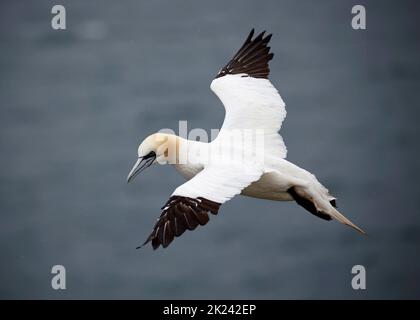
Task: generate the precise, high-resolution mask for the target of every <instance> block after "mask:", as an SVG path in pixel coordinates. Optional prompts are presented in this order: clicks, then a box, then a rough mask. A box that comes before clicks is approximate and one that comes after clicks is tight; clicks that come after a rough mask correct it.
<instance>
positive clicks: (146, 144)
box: [127, 133, 178, 182]
mask: <svg viewBox="0 0 420 320" xmlns="http://www.w3.org/2000/svg"><path fill="white" fill-rule="evenodd" d="M177 145H178V137H177V136H174V135H171V134H166V133H154V134H152V135H150V136H148V137H147V138H146V139H144V141H143V142H142V143H141V144H140V145H139V148H138V151H137V154H138V158H137V161H136V163H135V164H134V166H133V169H131V171H130V173H129V174H128V177H127V182H130V181H131V180H132V179H133V178H134V177H135V176H137V175H138V174H139V173H140V172H142V171H143V170H144V169H146V168H148V167H150V166H151V165H152V164H154V163H157V162H158V163H160V164H164V163H167V162H168V161H169V160H170V156H171V155H176V150H177Z"/></svg>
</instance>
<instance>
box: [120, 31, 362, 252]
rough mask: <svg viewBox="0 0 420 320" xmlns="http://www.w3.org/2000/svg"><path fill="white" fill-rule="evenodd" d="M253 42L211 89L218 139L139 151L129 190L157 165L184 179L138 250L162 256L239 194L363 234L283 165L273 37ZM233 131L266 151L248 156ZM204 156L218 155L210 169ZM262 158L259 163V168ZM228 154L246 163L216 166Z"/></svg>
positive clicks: (157, 143)
mask: <svg viewBox="0 0 420 320" xmlns="http://www.w3.org/2000/svg"><path fill="white" fill-rule="evenodd" d="M253 36H254V29H252V30H251V32H250V33H249V35H248V37H247V38H246V40H245V42H244V43H243V45H242V46H241V48H240V49H239V51H238V52H237V53H236V54H235V55H234V56H233V58H232V59H231V60H230V61H229V62H228V63H227V64H226V65H225V66H224V67H223V68H222V69H220V71H219V72H218V73H217V75H216V77H215V79H214V80H213V81H212V83H211V86H210V88H211V90H212V91H213V92H214V93H215V94H216V95H217V96H218V97H219V99H220V100H221V102H222V103H223V105H224V108H225V112H226V114H225V119H224V122H223V125H222V127H221V129H220V132H219V134H218V136H217V137H216V139H214V140H213V141H211V142H210V143H205V142H200V141H192V140H187V139H184V138H181V137H178V136H176V135H171V134H165V133H155V134H152V135H150V136H148V137H147V138H146V139H145V140H144V141H143V142H142V143H141V144H140V145H139V147H138V159H137V161H136V163H135V164H134V167H133V168H132V170H131V171H130V173H129V174H128V177H127V182H130V181H131V180H132V179H133V178H134V177H135V176H137V175H138V174H139V173H140V172H141V171H143V170H144V169H145V168H147V167H150V166H151V165H152V164H155V163H160V164H162V163H170V164H172V165H174V167H175V168H176V170H177V171H179V172H180V173H181V175H182V176H184V177H185V178H186V179H187V182H185V183H184V184H182V185H181V186H179V187H178V188H176V189H175V191H174V192H173V193H172V195H171V197H170V198H169V200H168V201H167V202H166V203H165V204H164V206H163V207H162V213H161V215H160V217H159V218H158V219H157V222H156V224H155V226H154V228H153V231H152V233H151V234H150V235H149V237H148V238H147V239H146V241H145V242H144V244H143V245H145V244H147V243H149V242H151V244H152V247H153V249H157V248H158V247H159V246H162V247H163V248H166V247H167V246H168V245H169V244H170V243H171V242H172V241H173V240H174V238H175V237H179V236H181V235H182V234H183V233H184V232H185V230H187V229H188V230H194V229H195V228H196V227H197V226H198V225H205V224H207V222H208V221H209V213H211V214H213V215H216V214H217V213H218V211H219V208H220V206H221V205H222V204H223V203H225V202H226V201H228V200H230V199H231V198H233V197H234V196H236V195H239V194H241V195H244V196H248V197H254V198H260V199H268V200H277V201H295V202H296V203H297V204H298V205H300V206H302V207H303V208H305V209H306V210H308V211H309V212H310V213H312V214H314V215H315V216H317V217H319V218H321V219H324V220H331V219H336V220H338V221H340V222H341V223H343V224H345V225H348V226H350V227H352V228H354V229H356V230H357V231H359V232H361V233H364V231H363V230H362V229H360V228H359V227H358V226H356V225H355V224H353V223H352V222H351V221H350V220H348V219H347V218H346V217H345V216H344V215H342V214H341V213H340V212H339V211H338V210H337V206H336V198H335V197H334V196H332V195H331V194H330V193H329V191H328V189H327V188H325V187H324V186H323V185H322V184H321V183H320V182H319V181H318V180H317V178H316V177H315V176H314V175H313V174H311V173H310V172H308V171H306V170H305V169H302V168H300V167H298V166H297V165H295V164H293V163H291V162H289V161H287V160H286V159H285V158H286V154H287V149H286V146H285V144H284V142H283V139H282V137H281V136H280V134H279V133H278V132H279V130H280V127H281V124H282V122H283V119H284V118H285V116H286V109H285V103H284V102H283V100H282V98H281V97H280V94H279V93H278V91H277V89H276V88H275V87H274V86H273V85H272V84H271V82H270V81H269V80H268V75H269V72H270V69H269V66H268V62H269V61H270V60H271V59H272V58H273V53H271V52H270V47H269V46H268V43H269V41H270V39H271V36H272V35H271V34H268V35H265V31H264V32H261V33H260V34H259V35H257V36H256V37H255V38H253ZM235 130H236V131H239V132H241V131H243V132H245V131H248V133H249V132H251V133H252V134H255V136H257V135H258V134H259V135H260V138H261V137H262V139H260V141H262V146H263V147H262V148H259V149H258V148H256V149H255V150H257V151H258V150H259V151H260V153H258V152H257V151H255V150H251V151H250V150H246V148H245V147H244V146H245V144H242V143H233V144H232V143H228V142H229V141H231V140H230V138H229V135H230V134H231V133H232V132H234V131H235ZM209 150H217V152H216V151H211V152H213V154H215V153H217V155H216V156H215V157H211V158H212V161H209V157H208V153H209ZM261 150H262V154H263V157H262V158H263V159H262V161H259V160H261ZM228 154H229V155H232V154H236V155H238V154H246V156H245V158H246V160H247V161H237V160H234V161H233V160H232V161H220V160H221V157H222V156H226V155H228ZM258 154H259V155H260V157H259V158H258ZM171 155H172V156H171ZM204 155H206V156H204ZM170 157H172V161H171V159H169V158H170ZM181 158H183V161H181ZM225 158H229V156H228V157H225ZM239 158H240V157H239ZM192 159H194V161H192ZM250 160H255V161H250ZM143 245H142V246H143ZM140 247H141V246H140Z"/></svg>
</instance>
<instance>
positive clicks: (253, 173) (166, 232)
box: [143, 165, 262, 249]
mask: <svg viewBox="0 0 420 320" xmlns="http://www.w3.org/2000/svg"><path fill="white" fill-rule="evenodd" d="M261 174H262V170H258V169H249V168H246V167H245V166H239V165H237V166H229V167H222V166H210V167H208V168H205V169H204V170H203V171H201V172H200V173H199V174H197V175H196V176H195V177H194V178H192V179H191V180H189V181H187V182H186V183H184V184H183V185H181V186H179V187H178V188H177V189H176V190H175V191H174V193H173V194H172V196H171V197H170V198H169V200H168V201H167V202H166V204H165V205H164V206H163V207H162V214H161V215H160V217H159V218H158V220H157V222H156V224H155V226H154V228H153V231H152V233H151V234H150V235H149V237H148V238H147V240H146V241H145V243H144V244H143V245H145V244H147V243H149V242H151V243H152V246H153V249H157V248H158V247H159V246H160V245H162V247H163V248H166V247H167V246H168V245H169V244H170V243H171V242H172V241H173V240H174V238H175V237H179V236H180V235H182V234H183V233H184V232H185V230H187V229H188V230H194V229H195V228H196V227H197V226H198V225H205V224H207V222H208V221H209V215H208V214H209V213H211V214H214V215H216V214H217V213H218V210H219V207H220V206H221V204H222V203H224V202H226V201H228V200H229V199H231V198H233V197H234V196H235V195H237V194H239V193H241V191H242V190H243V189H244V188H246V187H247V186H248V185H250V184H251V183H252V182H254V181H256V180H258V179H259V178H260V176H261Z"/></svg>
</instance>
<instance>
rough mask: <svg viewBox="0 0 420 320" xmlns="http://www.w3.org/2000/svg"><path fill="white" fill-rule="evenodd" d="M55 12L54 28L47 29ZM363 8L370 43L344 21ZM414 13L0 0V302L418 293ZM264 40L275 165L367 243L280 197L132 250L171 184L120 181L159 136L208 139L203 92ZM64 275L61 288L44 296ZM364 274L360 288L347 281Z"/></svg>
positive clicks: (341, 7) (217, 106)
mask: <svg viewBox="0 0 420 320" xmlns="http://www.w3.org/2000/svg"><path fill="white" fill-rule="evenodd" d="M57 3H61V4H64V5H65V6H66V9H67V30H66V31H54V30H52V28H51V26H50V22H51V17H52V15H51V13H50V11H51V7H52V5H53V4H57ZM354 4H365V5H366V9H367V28H368V29H367V30H366V31H354V30H353V29H352V28H351V27H350V21H351V14H350V10H351V7H352V6H353V5H354ZM419 9H420V5H419V2H418V1H333V0H331V1H303V0H301V1H294V0H293V1H292V0H290V1H277V0H276V1H274V0H273V1H252V0H247V1H243V0H241V1H239V0H238V1H225V0H223V1H215V0H212V1H193V0H176V1H147V2H146V1H134V0H133V1H124V2H123V1H108V2H105V1H81V0H80V1H75V0H72V1H2V2H1V4H0V214H1V217H0V218H1V222H0V259H1V263H0V297H1V298H54V299H61V298H181V299H182V298H221V299H222V298H258V299H262V298H272V299H273V298H274V299H275V298H292V299H294V298H315V299H317V298H356V299H365V298H420V289H419V283H420V275H419V269H420V258H419V254H418V250H419V244H420V216H419V209H418V203H419V198H420V197H419V196H420V194H419V190H420V189H419V186H418V181H419V178H420V175H419V169H420V168H419V161H418V159H417V158H418V156H419V149H418V140H417V139H418V134H419V129H418V127H419V126H418V119H419V111H418V108H419V92H418V91H419V80H420V64H419V56H420V55H419V53H420V50H419V49H420V42H419V41H418V40H419V27H418V21H419ZM252 27H255V28H256V29H257V30H258V31H259V30H262V29H267V30H268V31H270V32H272V33H273V34H274V36H273V39H272V43H271V46H272V50H273V51H274V52H275V58H274V60H273V61H272V63H271V70H272V72H271V79H272V82H273V83H274V84H275V86H276V87H277V88H278V89H279V90H280V93H281V94H282V96H283V98H284V100H285V102H286V104H287V111H288V115H287V118H286V121H285V122H284V125H283V128H282V135H283V137H284V139H285V141H286V144H287V146H288V149H289V156H288V158H289V159H290V160H291V161H293V162H295V163H296V164H298V165H300V166H303V167H304V168H306V169H308V170H310V171H312V172H314V173H315V174H316V175H317V177H318V178H319V179H320V180H321V181H322V182H324V183H325V184H326V185H327V186H328V187H329V188H330V190H332V191H333V193H334V194H335V195H336V196H337V197H338V200H339V207H340V208H341V210H342V211H343V212H344V213H345V214H346V215H347V216H348V217H349V218H351V219H352V220H353V221H354V222H356V223H357V224H358V225H360V226H361V227H363V228H364V229H365V230H367V231H368V233H369V236H368V237H363V236H360V235H359V234H357V233H356V232H354V231H353V230H351V229H350V228H347V227H344V226H342V225H340V224H339V223H337V222H325V221H323V220H320V219H317V218H316V217H314V216H312V215H310V214H309V213H307V212H306V211H305V210H304V209H302V208H300V207H298V206H297V205H295V204H294V203H281V202H270V201H262V200H257V199H251V198H245V197H236V198H235V199H233V200H232V201H230V202H229V203H227V204H225V205H223V207H222V210H221V213H220V214H219V216H217V217H212V219H211V223H209V224H208V225H207V226H206V227H203V228H200V229H199V230H196V231H194V232H187V233H185V234H184V235H183V236H182V237H181V238H179V239H176V241H175V242H174V243H173V244H172V245H171V246H170V247H169V248H168V249H166V250H158V251H155V252H154V251H152V250H151V248H150V247H147V248H144V249H142V250H135V247H136V245H138V244H140V243H142V242H143V240H144V239H145V238H146V236H147V235H148V234H149V232H150V231H151V228H152V226H153V224H154V221H155V219H156V218H157V216H158V215H159V214H160V207H161V206H162V205H163V203H165V202H166V200H167V198H168V196H169V195H170V194H171V193H172V191H173V190H174V189H175V187H176V186H178V185H179V184H181V183H183V179H182V177H181V176H179V175H178V173H177V172H176V171H175V170H174V169H173V168H171V167H169V166H167V167H158V166H156V167H153V168H150V169H148V170H146V171H145V172H144V173H143V174H142V175H141V176H140V177H138V178H137V179H136V180H135V181H134V183H132V184H129V185H127V184H126V182H125V178H126V175H127V173H128V171H129V169H130V167H131V165H132V163H133V162H134V160H135V157H136V150H137V146H138V144H139V143H140V142H141V141H142V139H143V138H145V137H146V136H147V135H148V134H150V133H153V132H155V131H158V130H160V129H161V128H172V129H174V130H177V127H178V120H188V124H189V128H190V129H192V128H196V127H201V128H205V129H208V130H210V129H211V128H218V127H220V125H221V123H222V121H223V117H224V110H223V107H222V106H221V103H220V102H219V101H218V99H217V97H216V96H214V95H213V93H212V92H211V91H210V89H209V84H210V81H211V80H212V78H213V77H214V75H215V74H216V73H217V71H218V69H219V68H220V67H222V66H223V65H224V64H225V63H226V62H227V61H228V59H229V58H230V57H231V56H232V55H233V53H234V52H235V51H236V50H237V49H238V47H239V46H240V45H241V44H242V42H243V40H244V38H245V37H246V35H247V33H248V32H249V30H250V29H251V28H252ZM55 264H62V265H64V266H65V267H66V269H67V290H65V291H54V290H52V289H51V286H50V279H51V277H52V276H51V274H50V272H51V267H52V266H53V265H55ZM355 264H362V265H364V266H365V267H366V268H367V287H368V288H367V290H365V291H363V292H361V291H354V290H352V288H351V286H350V281H351V277H352V275H351V273H350V270H351V267H352V266H353V265H355Z"/></svg>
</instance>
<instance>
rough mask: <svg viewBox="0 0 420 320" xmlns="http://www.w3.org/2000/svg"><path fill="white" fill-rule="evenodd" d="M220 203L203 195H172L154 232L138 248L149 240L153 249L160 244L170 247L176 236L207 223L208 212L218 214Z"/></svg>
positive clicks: (163, 208) (163, 246)
mask: <svg viewBox="0 0 420 320" xmlns="http://www.w3.org/2000/svg"><path fill="white" fill-rule="evenodd" d="M220 205H221V204H220V203H217V202H214V201H211V200H208V199H205V198H202V197H198V198H189V197H182V196H172V197H170V198H169V200H168V201H167V202H166V204H165V205H164V206H163V207H162V210H163V212H162V214H161V216H160V218H159V219H158V221H157V222H156V224H155V226H154V228H153V231H152V233H151V234H150V235H149V237H148V238H147V239H146V241H145V242H144V243H143V244H142V245H141V246H139V247H137V248H136V249H139V248H142V247H143V246H145V245H146V244H148V243H149V242H151V243H152V247H153V250H156V249H158V248H159V247H160V246H162V248H166V247H168V246H169V245H170V244H171V243H172V241H173V240H174V239H175V238H176V237H179V236H181V235H182V234H183V233H184V232H185V231H186V230H194V229H195V228H196V227H197V226H199V225H202V226H203V225H205V224H207V222H208V221H209V217H208V213H211V214H214V215H216V214H217V213H218V210H219V207H220Z"/></svg>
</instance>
